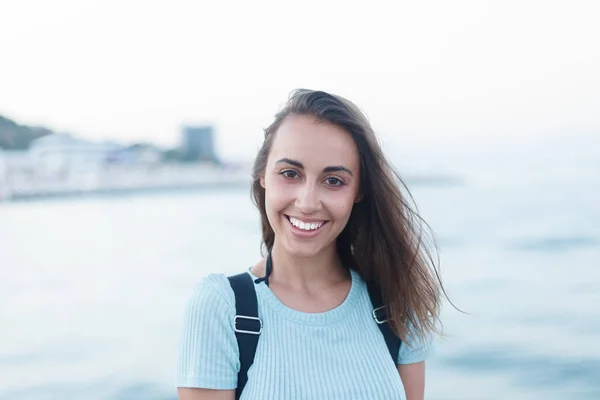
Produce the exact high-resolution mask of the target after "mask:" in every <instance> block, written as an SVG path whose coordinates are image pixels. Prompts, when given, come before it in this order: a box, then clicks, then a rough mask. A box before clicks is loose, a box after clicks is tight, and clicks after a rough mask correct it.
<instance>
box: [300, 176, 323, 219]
mask: <svg viewBox="0 0 600 400" xmlns="http://www.w3.org/2000/svg"><path fill="white" fill-rule="evenodd" d="M321 206H322V204H321V199H320V198H319V191H318V188H317V187H315V185H313V184H310V183H305V184H304V185H302V187H301V188H299V189H298V194H297V197H296V208H297V209H298V210H299V211H300V212H301V213H303V214H313V213H315V212H317V211H319V210H321Z"/></svg>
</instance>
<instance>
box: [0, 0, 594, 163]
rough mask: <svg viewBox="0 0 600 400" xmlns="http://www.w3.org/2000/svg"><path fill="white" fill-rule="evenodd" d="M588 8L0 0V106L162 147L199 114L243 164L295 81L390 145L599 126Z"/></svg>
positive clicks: (493, 140) (480, 142)
mask: <svg viewBox="0 0 600 400" xmlns="http://www.w3.org/2000/svg"><path fill="white" fill-rule="evenodd" d="M598 15H600V2H596V1H587V2H584V1H576V0H574V1H527V0H519V1H507V0H504V1H482V0H477V1H426V2H425V1H420V2H416V1H410V2H409V1H386V2H384V1H376V0H372V1H371V0H370V1H360V2H356V1H348V0H346V1H337V0H330V1H325V0H321V1H313V0H309V1H302V2H288V1H263V0H253V1H228V2H225V1H197V0H195V1H194V0H169V1H147V0H146V1H137V0H131V1H125V0H119V1H115V0H101V1H89V0H54V1H52V2H49V1H46V0H0V114H1V115H4V116H6V117H8V118H12V119H14V120H16V121H17V122H19V123H22V124H30V125H45V126H47V127H49V128H51V129H54V130H57V131H60V132H71V133H74V134H76V135H79V136H82V137H86V138H88V139H91V140H105V139H108V140H117V141H121V142H124V143H131V142H135V141H145V142H153V143H156V144H159V145H162V146H173V145H177V144H178V143H179V140H180V129H181V126H182V125H183V124H196V123H197V124H204V123H212V124H214V125H215V128H216V133H217V145H218V150H219V152H220V153H221V154H222V156H223V157H224V158H244V159H247V158H251V157H252V156H253V155H254V153H255V151H256V149H257V148H258V146H259V145H260V143H261V140H262V132H263V131H262V130H263V128H264V127H266V126H267V125H268V124H269V122H270V121H271V119H272V117H273V115H274V114H275V112H276V111H277V110H278V109H279V107H280V106H281V105H282V104H283V103H284V102H285V100H286V98H287V96H288V94H289V93H290V91H292V90H293V89H295V88H299V87H302V88H310V89H321V90H327V91H331V92H334V93H337V94H340V95H342V96H344V97H347V98H348V99H350V100H351V101H353V102H355V103H356V104H357V105H358V106H359V107H360V108H361V109H363V111H364V112H365V113H366V114H367V115H368V117H369V119H370V121H371V123H372V124H373V127H374V128H375V129H376V131H377V132H378V135H379V137H380V139H381V140H382V142H383V144H384V146H387V147H388V148H398V147H402V146H406V147H411V148H423V147H427V146H438V147H439V148H463V147H469V146H486V145H487V146H496V145H501V144H503V143H504V144H506V143H518V142H526V141H530V142H536V141H541V140H545V139H546V138H548V137H565V136H569V135H571V136H575V135H600V111H599V110H600V73H598V71H600V24H598ZM451 146H452V147H451Z"/></svg>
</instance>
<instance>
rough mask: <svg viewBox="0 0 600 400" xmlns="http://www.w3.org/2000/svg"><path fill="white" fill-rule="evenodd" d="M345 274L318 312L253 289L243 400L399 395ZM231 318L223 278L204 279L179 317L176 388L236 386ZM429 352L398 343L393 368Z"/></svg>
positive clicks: (356, 279)
mask: <svg viewBox="0 0 600 400" xmlns="http://www.w3.org/2000/svg"><path fill="white" fill-rule="evenodd" d="M248 273H250V272H248ZM250 275H251V276H252V277H253V279H256V277H255V276H254V275H252V274H251V273H250ZM351 275H352V285H351V288H350V292H349V293H348V296H347V297H346V299H345V300H344V302H343V303H342V304H341V305H339V306H338V307H336V308H335V309H333V310H330V311H327V312H323V313H304V312H300V311H296V310H293V309H291V308H289V307H287V306H285V305H284V304H283V303H282V302H281V301H279V299H278V298H277V297H276V296H275V295H274V294H273V292H272V291H271V289H270V288H269V287H268V286H267V285H266V284H265V283H264V282H261V283H260V284H257V285H255V288H256V294H257V300H258V315H259V317H260V318H261V319H262V321H263V330H262V334H261V336H260V339H259V341H258V348H257V350H256V356H255V359H254V363H253V365H252V367H251V368H250V370H249V371H248V382H247V384H246V387H245V388H244V391H243V393H242V397H241V399H242V400H254V399H257V400H264V399H281V400H287V399H319V400H323V399H327V400H335V399H340V400H342V399H343V400H349V399H365V400H374V399H385V400H393V399H402V398H403V397H404V395H403V394H404V389H403V387H402V382H401V380H400V376H399V374H398V370H397V368H396V365H394V363H393V361H392V358H391V357H390V353H389V351H388V348H387V346H386V344H385V340H384V338H383V335H382V334H381V331H380V330H379V327H378V326H377V324H376V323H375V321H374V320H373V317H372V314H371V312H372V309H373V307H372V305H371V301H370V299H369V294H368V291H367V286H366V284H365V282H364V281H363V280H362V279H361V277H360V275H359V274H358V273H357V272H355V271H351ZM234 316H235V298H234V294H233V290H232V289H231V287H230V286H229V280H228V279H227V277H226V276H225V275H223V274H211V275H208V276H207V277H205V278H203V279H202V280H201V281H200V282H199V284H198V285H197V286H196V288H195V290H194V292H193V294H192V296H191V297H190V299H189V301H188V304H187V307H186V311H185V317H184V323H183V329H182V336H181V342H180V348H179V358H178V365H177V374H176V386H177V387H196V388H207V389H235V388H236V386H237V373H238V370H239V365H240V364H239V350H238V346H237V341H236V338H235V334H234V331H233V317H234ZM429 350H430V342H427V341H419V342H418V343H417V342H415V343H411V345H410V346H408V345H406V344H405V343H402V344H401V346H400V351H399V354H398V360H397V362H398V364H410V363H416V362H419V361H423V360H425V358H426V357H427V355H428V353H429Z"/></svg>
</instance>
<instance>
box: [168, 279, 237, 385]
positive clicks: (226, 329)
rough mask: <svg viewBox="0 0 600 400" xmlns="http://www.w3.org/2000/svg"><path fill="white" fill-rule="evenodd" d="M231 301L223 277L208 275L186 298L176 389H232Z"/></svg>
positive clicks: (234, 373) (234, 347) (234, 358)
mask: <svg viewBox="0 0 600 400" xmlns="http://www.w3.org/2000/svg"><path fill="white" fill-rule="evenodd" d="M234 315H235V299H234V295H233V290H232V289H231V287H230V285H229V280H228V279H227V277H226V276H225V275H223V274H210V275H207V276H205V277H203V278H201V279H200V281H199V282H198V283H196V284H195V285H194V288H193V289H192V292H191V294H190V295H189V298H188V301H187V304H186V307H185V312H184V318H183V324H182V328H181V337H180V341H179V351H178V364H177V375H176V382H177V386H178V387H193V388H205V389H234V388H235V387H236V382H237V371H238V369H239V353H238V346H237V341H236V337H235V333H234V331H233V317H234Z"/></svg>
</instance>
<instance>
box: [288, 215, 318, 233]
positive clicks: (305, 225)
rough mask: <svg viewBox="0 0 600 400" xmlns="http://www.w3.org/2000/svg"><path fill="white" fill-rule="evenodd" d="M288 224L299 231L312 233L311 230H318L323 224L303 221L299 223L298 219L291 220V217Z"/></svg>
mask: <svg viewBox="0 0 600 400" xmlns="http://www.w3.org/2000/svg"><path fill="white" fill-rule="evenodd" d="M290 222H291V223H292V225H294V226H295V227H296V228H299V229H302V230H305V231H312V230H315V229H318V228H320V227H321V226H322V225H323V222H304V221H300V220H299V219H296V218H292V217H290Z"/></svg>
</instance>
